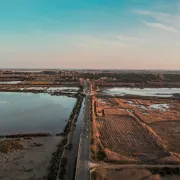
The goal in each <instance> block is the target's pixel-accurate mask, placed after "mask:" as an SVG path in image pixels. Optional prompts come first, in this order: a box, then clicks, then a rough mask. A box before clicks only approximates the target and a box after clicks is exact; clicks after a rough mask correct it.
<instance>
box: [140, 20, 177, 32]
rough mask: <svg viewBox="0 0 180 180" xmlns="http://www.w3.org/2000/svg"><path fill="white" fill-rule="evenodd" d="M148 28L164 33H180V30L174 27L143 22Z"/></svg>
mask: <svg viewBox="0 0 180 180" xmlns="http://www.w3.org/2000/svg"><path fill="white" fill-rule="evenodd" d="M142 22H143V23H144V24H145V25H146V26H147V27H151V28H158V29H161V30H164V31H168V32H174V33H179V30H177V29H175V28H173V27H169V26H166V25H164V24H162V23H156V22H146V21H142Z"/></svg>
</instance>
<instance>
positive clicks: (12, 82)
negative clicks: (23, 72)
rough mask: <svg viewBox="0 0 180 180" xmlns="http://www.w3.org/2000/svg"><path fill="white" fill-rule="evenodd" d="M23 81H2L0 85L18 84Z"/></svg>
mask: <svg viewBox="0 0 180 180" xmlns="http://www.w3.org/2000/svg"><path fill="white" fill-rule="evenodd" d="M20 82H21V81H0V84H18V83H20Z"/></svg>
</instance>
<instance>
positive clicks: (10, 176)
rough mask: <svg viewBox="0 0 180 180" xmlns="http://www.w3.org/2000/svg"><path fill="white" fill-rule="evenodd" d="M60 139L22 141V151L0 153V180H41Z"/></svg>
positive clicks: (48, 138)
mask: <svg viewBox="0 0 180 180" xmlns="http://www.w3.org/2000/svg"><path fill="white" fill-rule="evenodd" d="M60 140H61V137H38V138H33V139H24V140H23V146H24V149H23V150H18V151H15V152H12V153H9V154H3V153H0V179H1V180H43V179H45V177H46V175H47V169H48V166H49V164H50V160H51V157H52V153H53V152H54V151H55V150H56V147H57V144H58V143H59V142H60Z"/></svg>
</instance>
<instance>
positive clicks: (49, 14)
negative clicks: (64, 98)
mask: <svg viewBox="0 0 180 180" xmlns="http://www.w3.org/2000/svg"><path fill="white" fill-rule="evenodd" d="M0 68H76V69H77V68H78V69H81V68H85V69H91V68H93V69H94V68H96V69H172V70H173V69H180V0H0Z"/></svg>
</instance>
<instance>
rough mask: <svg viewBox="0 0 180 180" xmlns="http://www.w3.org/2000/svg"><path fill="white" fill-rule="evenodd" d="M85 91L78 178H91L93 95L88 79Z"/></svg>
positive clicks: (77, 179) (86, 179)
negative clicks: (91, 112) (90, 140)
mask: <svg viewBox="0 0 180 180" xmlns="http://www.w3.org/2000/svg"><path fill="white" fill-rule="evenodd" d="M84 93H85V94H86V97H85V106H84V117H83V122H82V127H81V137H80V143H79V153H78V159H77V169H76V180H89V179H90V172H89V165H88V163H89V122H90V117H91V116H90V106H91V96H90V88H89V83H88V81H85V82H84Z"/></svg>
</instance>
